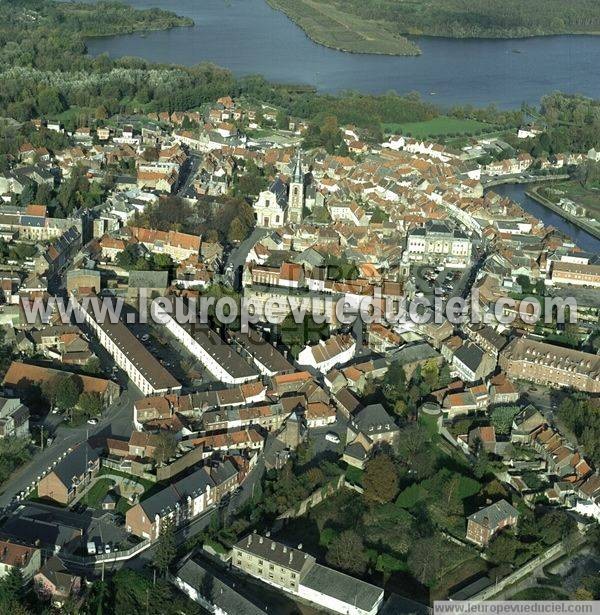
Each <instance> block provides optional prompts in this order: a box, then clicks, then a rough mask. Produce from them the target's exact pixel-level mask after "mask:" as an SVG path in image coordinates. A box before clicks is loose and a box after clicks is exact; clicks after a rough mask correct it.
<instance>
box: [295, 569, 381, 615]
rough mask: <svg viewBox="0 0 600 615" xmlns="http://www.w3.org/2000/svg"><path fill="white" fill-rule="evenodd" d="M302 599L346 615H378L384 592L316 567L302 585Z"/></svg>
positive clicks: (339, 573) (347, 576)
mask: <svg viewBox="0 0 600 615" xmlns="http://www.w3.org/2000/svg"><path fill="white" fill-rule="evenodd" d="M298 595H299V596H300V598H304V599H305V600H308V601H309V602H311V603H313V604H318V605H319V606H322V607H324V608H326V609H328V610H329V611H332V612H334V613H340V614H344V615H346V614H347V615H375V614H376V613H377V612H378V611H379V608H380V607H381V604H382V603H383V589H382V588H381V587H377V586H376V585H371V583H366V582H365V581H362V580H361V579H357V578H355V577H351V576H349V575H347V574H344V573H342V572H338V571H337V570H332V569H331V568H327V567H326V566H321V564H314V566H312V567H311V569H310V570H309V571H308V573H307V574H306V575H305V576H304V578H303V579H302V580H301V581H300V590H299V592H298Z"/></svg>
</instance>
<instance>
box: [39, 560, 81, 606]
mask: <svg viewBox="0 0 600 615" xmlns="http://www.w3.org/2000/svg"><path fill="white" fill-rule="evenodd" d="M33 586H34V589H35V593H36V594H37V595H38V596H39V597H40V599H41V600H44V601H46V600H50V601H51V602H52V605H53V606H54V607H56V608H60V607H62V606H63V604H64V603H65V602H66V601H67V600H68V599H69V598H72V597H74V596H77V595H78V594H79V592H80V591H81V577H80V576H78V575H75V574H72V573H71V572H68V571H67V569H66V568H65V566H64V564H63V563H62V561H61V560H60V559H59V558H58V557H56V556H53V557H51V558H49V559H48V560H47V561H46V563H45V564H44V565H43V566H42V567H41V568H40V570H39V571H38V572H37V573H36V574H35V576H34V577H33Z"/></svg>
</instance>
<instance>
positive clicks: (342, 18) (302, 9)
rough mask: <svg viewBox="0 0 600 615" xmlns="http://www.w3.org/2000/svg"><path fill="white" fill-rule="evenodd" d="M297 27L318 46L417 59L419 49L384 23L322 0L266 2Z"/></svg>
mask: <svg viewBox="0 0 600 615" xmlns="http://www.w3.org/2000/svg"><path fill="white" fill-rule="evenodd" d="M267 2H268V3H269V4H270V5H271V6H272V7H273V8H275V9H278V10H280V11H283V12H284V13H285V14H286V15H287V16H288V17H289V18H290V19H291V20H292V21H293V22H295V23H296V24H298V26H300V27H301V28H302V29H303V30H304V31H305V32H306V34H307V36H308V37H309V38H311V39H312V40H313V41H315V43H319V44H320V45H325V46H326V47H332V48H334V49H341V50H342V51H351V52H353V53H375V54H387V55H401V56H414V55H418V54H419V53H420V51H419V48H418V47H417V46H416V45H415V44H414V43H412V42H411V41H409V40H408V39H407V38H404V37H403V36H400V35H399V34H398V33H396V32H393V30H392V29H391V28H390V27H389V24H388V23H386V22H385V21H384V20H381V21H374V20H368V19H363V18H362V17H360V16H357V15H353V14H351V13H349V12H348V11H346V10H344V7H336V6H334V5H333V4H332V3H330V2H320V1H319V0H267Z"/></svg>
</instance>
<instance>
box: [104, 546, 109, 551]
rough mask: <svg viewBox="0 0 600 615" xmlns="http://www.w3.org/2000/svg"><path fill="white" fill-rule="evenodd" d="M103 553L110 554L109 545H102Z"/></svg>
mask: <svg viewBox="0 0 600 615" xmlns="http://www.w3.org/2000/svg"><path fill="white" fill-rule="evenodd" d="M104 553H110V545H104Z"/></svg>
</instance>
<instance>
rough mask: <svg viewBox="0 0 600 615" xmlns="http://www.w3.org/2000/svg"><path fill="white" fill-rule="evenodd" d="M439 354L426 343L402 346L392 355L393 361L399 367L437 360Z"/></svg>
mask: <svg viewBox="0 0 600 615" xmlns="http://www.w3.org/2000/svg"><path fill="white" fill-rule="evenodd" d="M439 356H440V353H439V352H438V351H437V350H435V349H434V348H432V347H431V346H430V345H429V344H427V343H426V342H423V343H419V344H411V345H410V346H404V347H403V348H401V349H400V350H398V352H395V353H394V355H393V360H394V361H397V362H398V363H399V364H400V365H401V366H404V365H408V364H410V363H414V362H415V361H427V359H437V358H438V357H439Z"/></svg>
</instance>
